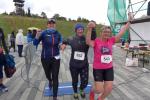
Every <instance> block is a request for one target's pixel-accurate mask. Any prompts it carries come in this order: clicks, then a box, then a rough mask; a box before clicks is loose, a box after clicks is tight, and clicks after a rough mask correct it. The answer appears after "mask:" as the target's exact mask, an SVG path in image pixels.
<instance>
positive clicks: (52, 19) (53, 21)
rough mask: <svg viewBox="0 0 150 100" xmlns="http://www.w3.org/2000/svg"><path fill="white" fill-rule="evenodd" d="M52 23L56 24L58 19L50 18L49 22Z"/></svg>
mask: <svg viewBox="0 0 150 100" xmlns="http://www.w3.org/2000/svg"><path fill="white" fill-rule="evenodd" d="M51 23H53V24H55V23H56V20H55V19H54V18H50V19H48V21H47V24H51Z"/></svg>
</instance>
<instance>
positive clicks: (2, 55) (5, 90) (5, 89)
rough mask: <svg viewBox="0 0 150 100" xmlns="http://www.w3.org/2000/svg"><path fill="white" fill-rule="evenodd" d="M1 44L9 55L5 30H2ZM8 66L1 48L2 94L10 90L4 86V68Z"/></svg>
mask: <svg viewBox="0 0 150 100" xmlns="http://www.w3.org/2000/svg"><path fill="white" fill-rule="evenodd" d="M0 42H1V44H2V46H3V48H4V50H5V53H6V54H8V48H7V46H6V43H5V37H4V32H3V29H2V28H0ZM4 65H6V60H5V56H4V53H3V49H2V47H0V92H7V91H8V88H7V87H6V86H5V85H4V84H3V66H4Z"/></svg>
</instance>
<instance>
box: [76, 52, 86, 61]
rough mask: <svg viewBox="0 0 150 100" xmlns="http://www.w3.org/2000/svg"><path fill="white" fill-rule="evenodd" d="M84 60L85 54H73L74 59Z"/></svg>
mask: <svg viewBox="0 0 150 100" xmlns="http://www.w3.org/2000/svg"><path fill="white" fill-rule="evenodd" d="M84 58H85V53H84V52H78V51H75V52H74V59H76V60H84Z"/></svg>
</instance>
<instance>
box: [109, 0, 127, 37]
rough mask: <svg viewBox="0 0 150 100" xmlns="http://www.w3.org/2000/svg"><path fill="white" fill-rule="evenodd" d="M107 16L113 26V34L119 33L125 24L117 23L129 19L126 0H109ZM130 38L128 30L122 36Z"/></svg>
mask: <svg viewBox="0 0 150 100" xmlns="http://www.w3.org/2000/svg"><path fill="white" fill-rule="evenodd" d="M107 17H108V20H109V22H110V26H111V28H112V33H113V35H116V34H118V32H119V31H120V29H121V27H122V26H123V24H116V23H121V22H125V21H127V14H126V0H109V2H108V9H107ZM122 38H123V39H125V40H128V31H127V32H126V33H125V34H124V36H123V37H122Z"/></svg>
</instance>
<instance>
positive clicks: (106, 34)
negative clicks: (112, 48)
mask: <svg viewBox="0 0 150 100" xmlns="http://www.w3.org/2000/svg"><path fill="white" fill-rule="evenodd" d="M111 35H112V32H111V28H110V27H107V26H105V27H103V28H102V33H101V38H102V39H108V38H110V37H111Z"/></svg>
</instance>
